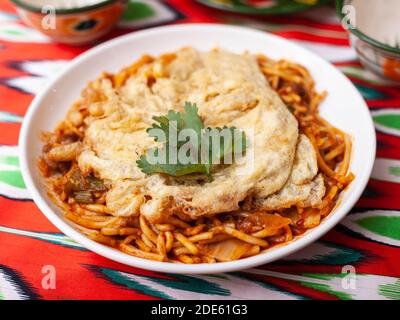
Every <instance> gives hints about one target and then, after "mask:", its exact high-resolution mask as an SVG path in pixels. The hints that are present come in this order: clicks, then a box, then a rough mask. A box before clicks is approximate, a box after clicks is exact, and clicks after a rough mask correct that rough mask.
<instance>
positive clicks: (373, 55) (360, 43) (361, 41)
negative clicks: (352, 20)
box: [336, 0, 400, 81]
mask: <svg viewBox="0 0 400 320" xmlns="http://www.w3.org/2000/svg"><path fill="white" fill-rule="evenodd" d="M352 1H353V0H337V1H336V8H337V14H338V16H339V18H340V19H341V20H342V21H344V20H343V19H345V21H348V20H347V19H346V14H348V11H347V10H346V8H344V6H348V5H351V4H352ZM373 11H374V9H373V8H369V9H368V12H366V14H361V13H357V11H355V12H354V14H356V18H357V20H361V19H365V20H367V21H368V20H369V21H370V23H372V19H374V18H373ZM379 23H383V21H382V20H381V21H380V22H379ZM356 25H357V24H356ZM356 25H353V24H352V25H348V27H347V28H346V29H347V30H348V31H349V34H350V42H351V45H352V46H353V48H354V49H355V50H356V52H357V55H358V58H359V60H360V62H361V63H362V65H363V66H364V67H365V68H366V69H368V70H371V71H373V72H374V73H376V74H378V75H380V76H383V77H385V78H389V79H391V80H395V81H400V43H397V45H396V46H389V45H388V44H385V43H383V42H380V41H378V40H376V39H374V38H371V37H370V36H368V35H366V34H365V33H363V32H361V31H360V30H359V29H358V28H357V27H356ZM387 31H388V30H386V32H387ZM395 31H396V30H392V32H395ZM399 41H400V40H399Z"/></svg>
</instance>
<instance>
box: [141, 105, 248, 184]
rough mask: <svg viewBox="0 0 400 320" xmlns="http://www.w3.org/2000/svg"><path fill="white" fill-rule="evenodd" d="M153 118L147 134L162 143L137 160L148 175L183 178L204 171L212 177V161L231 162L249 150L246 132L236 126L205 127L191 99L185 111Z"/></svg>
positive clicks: (217, 162) (171, 112)
mask: <svg viewBox="0 0 400 320" xmlns="http://www.w3.org/2000/svg"><path fill="white" fill-rule="evenodd" d="M153 120H155V123H154V124H153V126H152V127H151V128H148V129H147V133H148V135H149V136H150V137H153V138H154V140H155V141H157V142H160V143H163V145H162V147H161V148H152V149H149V150H148V152H147V154H146V155H142V156H141V157H140V159H139V160H137V161H136V163H137V164H138V166H139V168H140V169H141V170H142V171H143V172H144V173H146V174H152V173H164V174H168V175H171V176H175V177H180V176H183V175H187V174H191V173H202V174H206V175H207V176H208V177H209V178H211V168H212V165H213V164H220V163H222V164H230V163H232V162H231V161H232V159H233V157H234V156H237V155H238V154H243V152H244V150H245V149H246V136H245V133H244V132H243V131H240V130H238V129H236V128H235V127H230V128H228V127H223V128H205V127H204V124H203V121H202V120H201V118H200V116H199V115H198V108H197V106H196V104H192V103H190V102H186V103H185V106H184V112H182V113H181V112H175V111H172V110H170V111H169V112H168V113H167V115H165V116H157V117H153ZM238 150H239V151H238ZM226 159H228V160H229V161H225V160H226Z"/></svg>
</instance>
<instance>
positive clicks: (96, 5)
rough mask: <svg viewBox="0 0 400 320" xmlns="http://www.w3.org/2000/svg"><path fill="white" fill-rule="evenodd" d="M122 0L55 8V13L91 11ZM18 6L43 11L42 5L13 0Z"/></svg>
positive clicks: (32, 10)
mask: <svg viewBox="0 0 400 320" xmlns="http://www.w3.org/2000/svg"><path fill="white" fill-rule="evenodd" d="M119 1H121V0H104V1H102V2H99V3H94V4H91V5H86V6H81V7H76V8H68V9H55V13H61V14H69V13H78V12H84V11H90V10H93V9H97V8H101V7H104V6H107V5H109V4H112V3H113V2H119ZM11 2H13V3H14V4H15V5H16V6H18V7H21V8H22V9H25V10H28V11H31V12H38V13H42V7H39V6H35V5H31V4H28V3H26V2H25V0H11Z"/></svg>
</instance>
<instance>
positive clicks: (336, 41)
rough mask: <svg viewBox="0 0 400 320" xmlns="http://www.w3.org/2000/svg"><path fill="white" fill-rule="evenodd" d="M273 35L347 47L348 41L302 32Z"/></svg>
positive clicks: (284, 32) (285, 32) (279, 32)
mask: <svg viewBox="0 0 400 320" xmlns="http://www.w3.org/2000/svg"><path fill="white" fill-rule="evenodd" d="M274 33H275V34H277V35H279V36H281V37H285V38H289V39H297V40H306V41H311V42H319V43H324V44H331V45H338V46H346V47H347V46H348V45H349V41H348V40H347V39H340V38H333V37H324V36H320V35H317V34H311V33H307V32H302V31H294V30H293V31H277V32H274Z"/></svg>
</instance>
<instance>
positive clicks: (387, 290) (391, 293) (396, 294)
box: [378, 279, 400, 300]
mask: <svg viewBox="0 0 400 320" xmlns="http://www.w3.org/2000/svg"><path fill="white" fill-rule="evenodd" d="M378 291H379V294H380V295H382V296H384V297H386V298H388V299H393V300H400V279H399V280H397V281H396V283H394V284H381V285H379V287H378Z"/></svg>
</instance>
